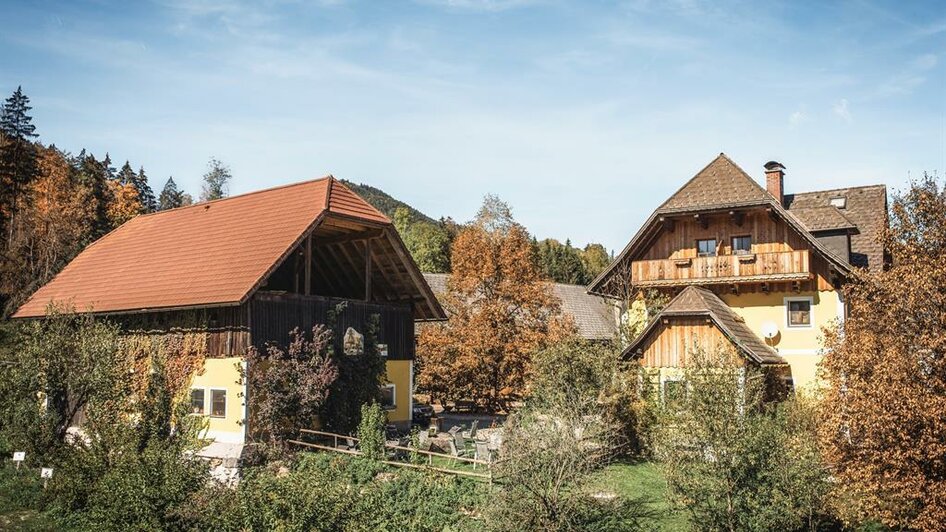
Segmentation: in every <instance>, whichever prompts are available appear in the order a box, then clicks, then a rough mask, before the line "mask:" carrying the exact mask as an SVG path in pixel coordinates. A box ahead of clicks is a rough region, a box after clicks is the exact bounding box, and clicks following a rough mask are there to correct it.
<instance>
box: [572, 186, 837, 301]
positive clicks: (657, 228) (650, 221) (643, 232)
mask: <svg viewBox="0 0 946 532" xmlns="http://www.w3.org/2000/svg"><path fill="white" fill-rule="evenodd" d="M756 209H765V210H768V211H769V213H770V214H771V215H772V216H774V217H777V218H779V219H780V220H782V221H784V222H785V223H786V224H788V225H789V227H791V228H792V229H793V230H794V231H795V232H797V233H798V234H799V235H800V236H801V237H802V238H804V239H805V240H806V241H807V242H808V243H809V244H810V245H811V247H812V249H814V250H815V251H817V252H818V253H819V254H820V255H821V256H822V257H824V258H825V259H826V260H827V261H828V263H829V264H830V265H831V266H832V267H834V268H835V269H836V270H837V271H838V272H839V273H840V274H842V275H848V274H849V273H850V272H851V265H850V264H848V263H847V262H846V261H845V260H844V259H842V258H841V257H838V256H837V255H836V254H835V253H834V252H832V251H831V250H829V249H828V248H827V247H826V246H825V245H824V244H822V243H821V242H820V241H819V240H818V239H817V237H815V236H814V235H813V234H811V233H810V232H809V231H808V230H807V229H806V228H805V226H804V224H802V222H801V221H800V220H799V219H798V218H797V217H796V216H794V215H793V214H791V213H790V212H789V211H788V210H786V209H785V208H784V207H782V206H781V205H780V204H779V203H778V202H777V201H775V199H774V198H773V199H771V200H764V201H753V202H740V203H730V204H717V205H711V206H706V207H702V208H697V209H657V210H656V211H654V212H653V213H652V214H651V215H650V217H649V218H647V221H645V222H644V224H643V225H642V226H641V228H640V229H639V230H638V231H637V233H636V234H635V235H634V237H633V238H632V239H631V241H630V242H628V244H627V246H625V247H624V249H623V250H622V251H621V253H620V254H619V255H618V256H617V258H615V259H614V260H613V261H611V264H609V265H608V267H607V268H605V270H604V271H602V272H601V273H600V274H598V277H596V278H595V279H594V280H593V281H592V282H591V284H589V285H588V292H589V293H591V294H596V295H600V296H603V297H610V298H618V297H620V296H619V295H617V294H614V293H613V292H609V291H608V290H607V288H606V285H607V281H608V280H609V279H610V277H611V276H612V275H613V274H614V273H615V270H616V269H617V268H618V267H619V266H620V265H622V264H624V262H625V261H629V260H633V259H634V258H635V257H636V256H637V255H638V254H639V253H641V252H642V251H644V250H645V249H646V248H647V247H648V246H649V245H650V244H651V243H652V242H653V241H654V240H655V239H656V237H657V236H659V235H660V234H661V232H662V231H663V230H664V223H663V222H664V221H666V220H669V219H673V218H678V217H683V216H693V215H701V214H707V215H718V214H730V213H734V212H738V211H746V210H756ZM790 280H794V279H790ZM716 282H718V280H714V282H713V283H710V284H715V283H716Z"/></svg>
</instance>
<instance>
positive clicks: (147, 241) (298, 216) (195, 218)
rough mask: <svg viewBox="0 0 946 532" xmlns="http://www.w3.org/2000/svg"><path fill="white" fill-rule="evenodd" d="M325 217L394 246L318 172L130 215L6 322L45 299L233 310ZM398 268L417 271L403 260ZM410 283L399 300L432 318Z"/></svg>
mask: <svg viewBox="0 0 946 532" xmlns="http://www.w3.org/2000/svg"><path fill="white" fill-rule="evenodd" d="M329 218H343V219H346V220H352V221H357V222H358V223H360V224H369V225H374V226H376V227H378V228H379V229H380V230H382V231H388V233H392V232H393V233H394V234H393V235H391V234H389V240H390V242H391V245H392V246H395V247H397V246H400V247H401V248H403V244H402V243H401V242H400V239H399V238H398V237H397V236H396V232H394V230H393V224H392V223H391V220H389V219H388V218H387V217H386V216H385V215H384V214H382V213H381V212H380V211H378V210H377V209H375V208H374V207H372V206H371V205H370V204H368V203H367V202H366V201H364V200H362V199H361V198H360V197H358V196H357V195H356V194H355V193H354V192H352V191H351V190H350V189H348V187H346V186H345V185H344V184H343V183H340V182H339V181H337V180H335V179H334V178H333V177H332V176H327V177H323V178H320V179H315V180H311V181H305V182H301V183H295V184H291V185H285V186H281V187H276V188H270V189H266V190H260V191H256V192H250V193H248V194H243V195H239V196H232V197H229V198H224V199H220V200H215V201H209V202H204V203H197V204H195V205H190V206H187V207H181V208H177V209H171V210H167V211H161V212H157V213H153V214H147V215H141V216H137V217H135V218H132V219H131V220H129V221H128V222H126V223H124V224H123V225H121V226H120V227H118V228H117V229H115V230H114V231H112V232H110V233H108V234H107V235H105V236H103V237H102V238H100V239H99V240H97V241H95V242H94V243H92V244H91V245H89V246H88V247H87V248H86V249H85V250H83V251H82V253H80V254H79V255H78V256H77V257H76V258H75V259H73V260H72V261H71V262H70V263H69V264H68V265H66V267H65V268H64V269H63V270H62V271H61V272H60V273H59V274H58V275H56V277H54V278H53V279H52V280H51V281H50V282H49V283H47V284H46V285H45V286H43V287H42V288H40V289H39V290H37V291H36V292H35V293H34V294H33V295H32V296H31V297H30V298H29V299H28V300H27V301H26V303H24V304H23V305H22V306H21V307H20V308H19V309H18V310H17V311H16V313H15V314H14V315H13V317H14V318H29V317H37V316H43V315H45V313H46V307H47V305H48V304H49V303H51V302H54V301H55V302H57V303H64V304H70V305H72V306H74V307H75V309H76V310H77V311H79V312H89V311H91V312H95V313H116V312H139V311H158V310H166V309H176V308H188V307H207V306H227V305H236V304H240V303H242V302H244V301H245V300H246V299H247V298H249V297H250V296H251V295H252V294H253V293H254V292H255V291H256V289H257V288H258V287H259V285H260V283H261V282H262V281H263V280H264V279H266V278H267V277H268V276H269V274H271V273H272V272H273V271H274V270H275V268H276V267H277V266H278V265H279V264H281V263H282V262H283V260H284V259H285V258H286V257H287V256H288V254H289V253H290V252H291V251H292V249H294V248H295V246H297V245H298V244H299V243H300V242H301V241H302V239H303V238H304V237H305V236H307V235H308V234H311V232H312V231H313V230H314V228H315V227H316V226H317V225H319V224H320V223H321V222H322V221H323V220H325V219H329ZM395 251H397V249H396V250H395ZM402 251H403V250H402ZM404 255H405V256H407V253H406V251H404ZM402 262H407V263H409V264H403V265H401V266H402V267H404V268H406V269H407V270H408V271H411V270H412V269H413V271H416V270H417V267H416V265H414V264H413V261H411V260H410V258H409V256H408V258H406V259H403V261H402ZM414 279H415V280H414V282H413V283H412V284H411V285H410V287H409V288H405V289H406V290H409V291H410V293H409V294H404V295H406V296H410V297H411V298H412V300H413V301H415V302H417V306H416V307H415V310H417V314H419V317H420V318H426V319H438V318H442V317H443V310H442V309H441V308H440V305H439V303H438V302H437V301H436V299H435V298H434V296H433V294H432V293H431V292H430V288H429V287H428V286H427V285H426V283H425V282H424V281H423V278H422V277H421V276H420V274H419V272H417V275H416V277H414ZM424 303H426V305H425V304H424Z"/></svg>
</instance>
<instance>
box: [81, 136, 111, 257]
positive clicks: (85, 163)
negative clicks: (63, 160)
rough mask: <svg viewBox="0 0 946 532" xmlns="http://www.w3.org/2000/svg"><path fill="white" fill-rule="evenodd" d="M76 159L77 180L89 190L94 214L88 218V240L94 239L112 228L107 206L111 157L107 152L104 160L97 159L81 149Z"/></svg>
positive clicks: (109, 189) (109, 191) (109, 194)
mask: <svg viewBox="0 0 946 532" xmlns="http://www.w3.org/2000/svg"><path fill="white" fill-rule="evenodd" d="M77 159H78V160H77V161H76V163H75V164H76V167H77V168H76V171H77V173H78V177H77V180H78V182H79V183H80V184H81V185H83V186H84V187H85V188H86V189H87V190H88V191H89V196H90V197H89V201H90V202H91V203H92V206H93V210H94V215H93V216H92V218H91V219H90V220H89V233H88V240H89V241H92V240H96V239H98V238H99V237H100V236H102V235H104V234H105V233H107V232H109V231H110V230H111V229H112V224H111V221H110V219H109V216H108V206H109V201H110V199H111V197H110V196H111V185H110V183H109V178H110V176H112V175H114V172H115V169H114V168H111V159H109V157H108V154H106V155H105V160H104V161H99V160H98V159H96V158H95V156H94V155H92V154H91V153H86V151H85V150H82V152H81V153H79V157H78V158H77Z"/></svg>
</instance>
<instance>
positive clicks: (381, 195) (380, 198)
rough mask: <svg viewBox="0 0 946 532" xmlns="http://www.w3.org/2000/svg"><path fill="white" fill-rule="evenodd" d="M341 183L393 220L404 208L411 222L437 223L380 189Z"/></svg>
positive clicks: (348, 182) (343, 181)
mask: <svg viewBox="0 0 946 532" xmlns="http://www.w3.org/2000/svg"><path fill="white" fill-rule="evenodd" d="M341 181H342V183H345V185H347V186H348V188H350V189H352V190H353V191H354V192H355V194H358V195H359V196H361V197H362V198H364V199H365V201H367V202H368V203H370V204H371V205H373V206H374V208H375V209H378V210H379V211H381V212H383V213H384V215H385V216H387V217H388V218H390V219H392V220H393V219H394V213H395V212H396V211H397V210H398V208H404V209H407V212H408V213H409V214H410V217H411V220H414V221H418V222H426V223H431V224H435V223H437V221H436V220H434V219H433V218H431V217H429V216H427V215H426V214H424V213H422V212H420V211H419V210H417V209H415V208H414V207H411V206H410V205H408V204H406V203H404V202H403V201H401V200H398V199H396V198H394V197H392V196H391V195H390V194H388V193H387V192H385V191H383V190H381V189H380V188H375V187H373V186H371V185H366V184H364V183H354V182H352V181H348V180H347V179H342V180H341Z"/></svg>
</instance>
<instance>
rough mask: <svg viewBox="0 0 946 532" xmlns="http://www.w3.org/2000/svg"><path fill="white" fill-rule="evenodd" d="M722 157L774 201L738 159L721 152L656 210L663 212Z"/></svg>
mask: <svg viewBox="0 0 946 532" xmlns="http://www.w3.org/2000/svg"><path fill="white" fill-rule="evenodd" d="M720 159H722V160H724V161H726V162H727V163H729V164H731V165H732V166H733V167H734V168H735V169H736V170H738V171H739V174H741V175H742V177H744V178H745V179H746V181H747V182H748V183H750V184H751V185H752V186H753V187H755V188H756V189H757V190H758V191H759V192H762V193H764V194H765V195H767V196H768V197H769V198H771V199H772V200H773V201H774V200H775V196H772V194H770V193H769V191H768V190H766V189H765V188H764V187H762V185H760V184H759V183H757V182H756V180H755V179H753V178H752V176H750V175H749V174H748V173H747V172H746V171H745V170H743V168H742V167H741V166H739V164H738V163H736V161H733V160H732V159H730V158H729V156H728V155H726V152H719V155H717V156H716V157H714V158H713V160H711V161H710V162H709V163H707V164H706V165H705V166H703V168H701V169H700V170H699V171H698V172H696V173H695V174H693V177H691V178H690V179H688V180H687V181H686V183H684V184H683V185H682V186H681V187H680V188H678V189H677V190H676V191H675V192H674V193H673V194H671V195H670V196H669V197H668V198H667V199H666V200H664V202H663V203H661V204H660V206H659V207H657V209H656V210H655V211H654V212H661V211H663V210H664V208H665V207H666V205H667V204H668V203H670V202H671V201H673V200H674V199H676V197H677V196H678V195H679V194H680V193H681V192H683V191H684V190H685V189H686V188H687V187H688V186H690V184H691V183H693V182H694V181H696V180H697V179H699V178H700V177H701V176H702V175H703V173H704V172H706V171H707V170H708V169H709V168H710V167H711V166H713V164H715V163H716V161H719V160H720Z"/></svg>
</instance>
